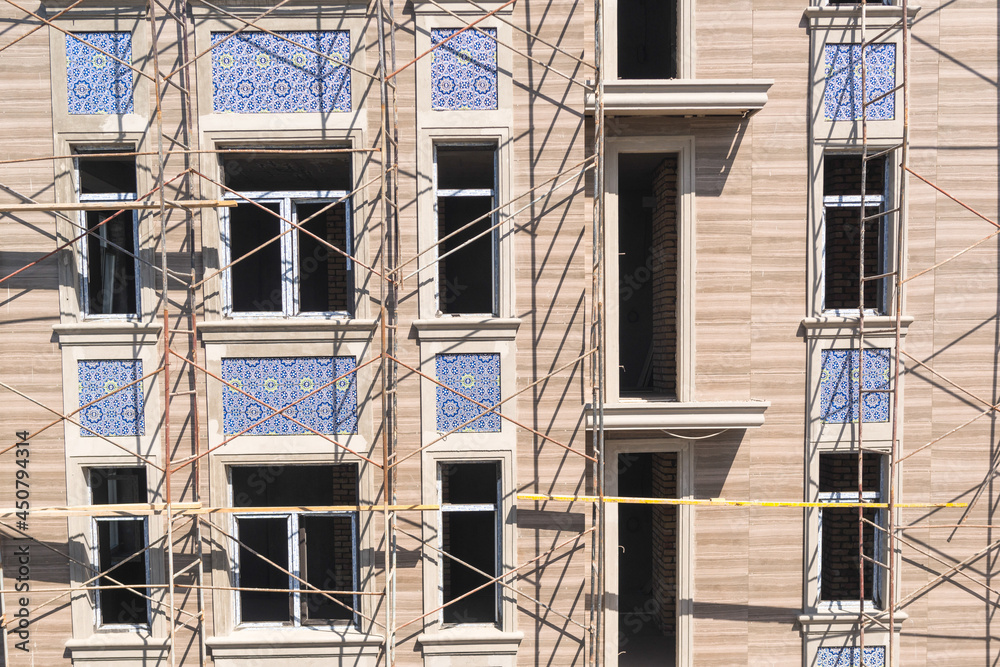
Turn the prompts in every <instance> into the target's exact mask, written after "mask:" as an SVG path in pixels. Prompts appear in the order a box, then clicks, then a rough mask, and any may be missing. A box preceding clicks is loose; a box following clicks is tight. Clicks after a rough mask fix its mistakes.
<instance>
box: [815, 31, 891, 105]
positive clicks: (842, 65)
mask: <svg viewBox="0 0 1000 667" xmlns="http://www.w3.org/2000/svg"><path fill="white" fill-rule="evenodd" d="M825 55H826V90H825V91H824V92H823V102H824V106H825V108H826V119H827V120H858V119H860V118H861V45H860V44H827V45H826V47H825ZM865 69H866V70H867V74H868V78H867V82H866V89H865V94H866V97H867V99H868V101H869V102H870V101H872V100H874V99H875V98H877V97H879V96H881V95H883V94H885V93H887V92H889V91H890V90H892V89H893V88H894V87H895V86H896V45H895V44H871V45H869V46H868V48H867V49H865ZM895 98H896V96H895V95H886V96H885V97H883V98H882V99H880V100H879V101H878V102H875V103H874V104H872V105H871V106H869V107H868V111H867V113H868V120H892V119H893V118H895V117H896V99H895Z"/></svg>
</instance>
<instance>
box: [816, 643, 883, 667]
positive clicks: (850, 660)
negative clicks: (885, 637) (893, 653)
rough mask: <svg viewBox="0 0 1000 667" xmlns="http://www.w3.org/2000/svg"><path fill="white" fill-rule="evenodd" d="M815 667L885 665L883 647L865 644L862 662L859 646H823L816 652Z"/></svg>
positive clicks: (876, 666) (872, 666) (868, 666)
mask: <svg viewBox="0 0 1000 667" xmlns="http://www.w3.org/2000/svg"><path fill="white" fill-rule="evenodd" d="M816 667H885V647H884V646H866V647H865V660H864V663H863V664H862V662H861V649H860V648H847V647H837V648H828V647H824V648H821V649H819V650H818V651H817V652H816Z"/></svg>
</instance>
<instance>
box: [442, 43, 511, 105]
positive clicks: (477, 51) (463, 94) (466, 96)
mask: <svg viewBox="0 0 1000 667" xmlns="http://www.w3.org/2000/svg"><path fill="white" fill-rule="evenodd" d="M458 30H459V29H458V28H449V29H434V30H431V44H440V43H441V42H443V41H444V40H446V39H448V37H451V36H452V35H454V34H455V33H456V32H458ZM481 30H482V33H486V34H485V35H484V34H482V33H481V32H477V31H476V30H466V31H465V32H463V33H462V34H460V35H458V36H457V37H455V38H453V39H451V40H449V41H448V42H447V43H446V44H445V45H444V46H442V47H440V48H438V49H436V50H435V51H434V59H433V61H432V62H431V108H432V109H439V110H449V109H474V110H477V111H479V110H483V109H496V108H497V43H496V41H495V39H496V36H497V31H496V28H481ZM487 35H489V36H488V37H487Z"/></svg>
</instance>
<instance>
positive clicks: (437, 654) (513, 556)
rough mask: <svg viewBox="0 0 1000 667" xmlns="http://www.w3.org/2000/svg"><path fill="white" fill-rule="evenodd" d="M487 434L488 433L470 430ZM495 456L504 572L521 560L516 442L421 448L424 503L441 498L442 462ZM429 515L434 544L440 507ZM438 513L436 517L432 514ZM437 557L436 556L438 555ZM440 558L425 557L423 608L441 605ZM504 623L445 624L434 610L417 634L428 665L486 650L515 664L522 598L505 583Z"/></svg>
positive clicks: (428, 537) (508, 665)
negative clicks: (448, 625)
mask: <svg viewBox="0 0 1000 667" xmlns="http://www.w3.org/2000/svg"><path fill="white" fill-rule="evenodd" d="M468 435H474V436H476V435H484V434H479V433H477V434H468ZM486 461H495V462H497V463H499V465H500V475H501V493H500V496H501V497H500V506H499V508H498V510H499V517H500V524H501V525H500V532H501V535H500V556H501V558H500V572H506V571H508V570H511V569H513V568H514V567H515V565H516V562H517V509H516V505H517V503H516V499H515V496H516V493H517V481H516V477H515V474H516V471H515V467H516V464H515V454H514V443H513V439H511V441H510V444H509V446H503V445H499V446H498V445H494V444H485V443H480V444H478V445H477V444H476V443H474V442H473V443H467V444H466V443H461V444H457V443H456V442H454V441H452V440H448V441H442V442H440V443H438V444H436V445H434V446H432V447H431V448H429V449H427V450H425V451H424V452H422V453H421V470H423V474H422V477H421V493H422V498H423V500H422V502H425V503H438V502H440V498H439V496H438V477H437V471H438V463H439V462H441V463H443V462H456V463H475V462H486ZM427 514H428V516H425V517H424V521H423V528H422V535H421V537H422V539H423V540H424V541H426V542H427V543H428V544H436V543H437V541H438V539H439V535H440V533H439V531H438V526H440V521H441V517H440V512H435V513H427ZM431 517H433V518H431ZM435 556H436V557H435ZM440 558H443V557H442V556H440V555H438V554H435V555H434V556H431V557H425V558H424V559H423V573H422V577H423V583H422V586H423V607H424V609H425V610H426V611H430V610H431V609H434V608H436V607H438V606H439V605H440V604H441V591H440V590H439V582H440V580H441V566H440ZM500 609H501V611H500V627H488V626H486V625H479V624H476V625H471V624H470V625H456V626H451V627H448V628H442V627H441V619H442V615H441V614H437V615H432V616H429V617H427V618H426V619H425V620H424V631H423V633H422V634H420V635H419V636H418V637H417V643H418V644H419V645H420V647H421V650H422V652H423V656H424V664H425V665H427V667H444V665H452V664H455V663H454V661H455V660H456V659H460V658H461V657H468V656H472V655H481V654H483V652H484V651H486V652H488V654H489V655H491V656H492V658H491V662H490V664H495V665H499V666H501V667H515V665H516V664H517V648H518V646H519V645H520V643H521V640H522V639H523V637H524V635H523V633H521V632H518V631H517V616H518V613H517V599H516V596H515V595H513V594H512V593H511V592H510V591H509V590H507V589H506V588H504V587H500Z"/></svg>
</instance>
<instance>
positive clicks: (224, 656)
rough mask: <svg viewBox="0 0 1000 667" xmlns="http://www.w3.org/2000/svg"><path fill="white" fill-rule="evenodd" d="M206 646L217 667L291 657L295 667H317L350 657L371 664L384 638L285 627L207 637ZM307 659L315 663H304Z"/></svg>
mask: <svg viewBox="0 0 1000 667" xmlns="http://www.w3.org/2000/svg"><path fill="white" fill-rule="evenodd" d="M206 643H207V645H208V648H209V650H210V651H211V652H212V658H213V659H214V660H215V664H216V665H219V666H220V667H225V666H231V667H235V666H236V665H246V664H250V663H253V664H258V663H260V664H264V663H265V662H266V664H271V661H273V662H274V663H275V664H278V663H279V661H281V660H287V659H290V658H294V659H295V660H296V662H295V664H296V665H298V664H302V665H309V664H317V665H319V664H330V663H329V662H328V661H329V660H330V659H331V658H337V657H339V658H348V657H350V658H351V659H352V664H355V665H374V664H375V662H376V660H377V658H378V654H379V652H380V651H381V646H382V644H383V638H382V637H380V636H377V635H368V634H364V633H361V632H358V631H357V630H354V629H350V630H336V629H330V628H288V629H274V630H262V629H253V630H236V631H235V632H233V633H232V634H231V635H228V636H225V637H209V638H208V640H207V642H206ZM359 658H360V659H359ZM309 659H314V660H315V663H313V662H311V661H309V662H303V661H304V660H309ZM355 660H356V662H355Z"/></svg>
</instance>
